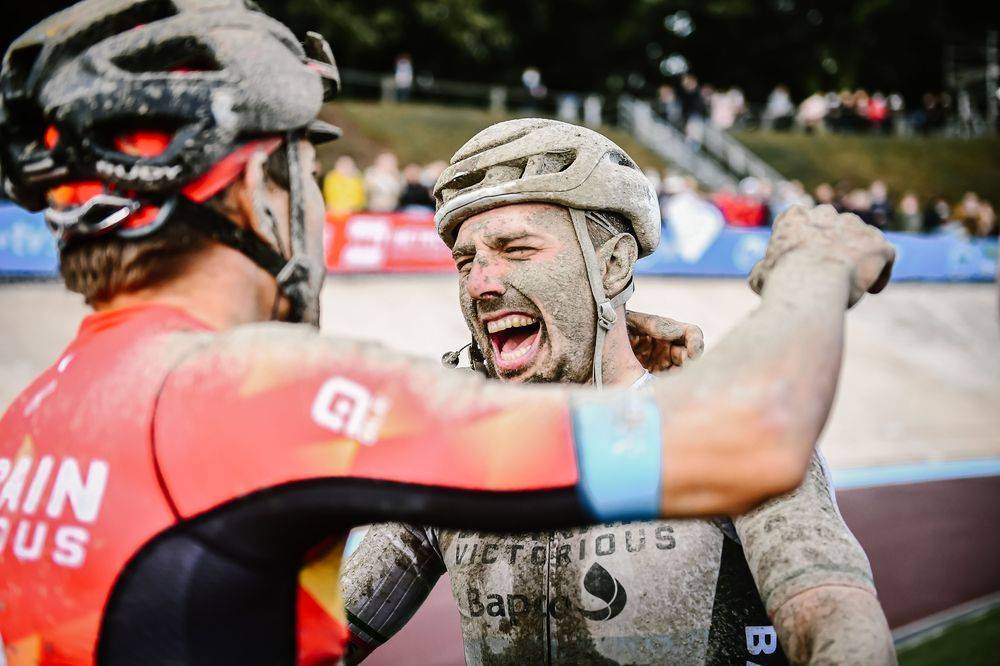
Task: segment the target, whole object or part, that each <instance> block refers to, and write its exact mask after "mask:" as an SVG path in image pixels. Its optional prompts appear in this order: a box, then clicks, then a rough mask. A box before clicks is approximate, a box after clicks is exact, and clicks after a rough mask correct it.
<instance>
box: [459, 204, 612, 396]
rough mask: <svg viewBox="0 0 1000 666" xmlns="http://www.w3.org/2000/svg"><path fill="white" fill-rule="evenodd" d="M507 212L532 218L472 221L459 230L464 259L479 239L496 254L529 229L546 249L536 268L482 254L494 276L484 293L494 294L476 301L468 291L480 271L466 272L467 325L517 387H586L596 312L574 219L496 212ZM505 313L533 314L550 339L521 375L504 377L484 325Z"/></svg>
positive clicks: (538, 212)
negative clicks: (472, 276)
mask: <svg viewBox="0 0 1000 666" xmlns="http://www.w3.org/2000/svg"><path fill="white" fill-rule="evenodd" d="M507 209H514V212H513V213H512V215H513V214H515V213H516V214H523V215H524V217H523V218H521V219H518V220H516V221H515V220H513V219H502V220H498V219H496V218H491V219H489V220H480V219H476V218H473V219H470V220H468V221H467V222H466V223H465V224H463V225H462V227H461V229H460V230H459V235H458V241H457V243H456V252H459V251H460V250H462V249H463V248H468V247H469V245H470V240H469V239H471V238H475V237H479V238H481V242H482V243H485V244H487V245H489V246H491V247H493V248H496V247H499V246H500V244H501V243H502V241H503V237H504V236H509V235H513V234H516V233H517V232H518V231H524V230H532V231H533V232H535V233H536V234H537V235H538V236H539V237H540V239H541V240H540V242H539V243H538V247H540V248H542V249H540V250H539V252H538V255H539V256H537V257H534V258H533V259H532V260H529V261H504V260H502V259H500V258H498V257H496V256H489V255H488V254H487V253H484V252H482V251H480V252H476V254H475V258H474V259H473V260H472V261H473V262H474V263H475V264H476V269H477V271H481V272H483V273H484V274H486V275H487V276H488V278H487V279H488V280H489V282H488V285H486V286H485V287H484V289H486V290H488V292H489V294H488V296H487V297H486V298H482V299H479V300H474V299H473V298H472V297H471V296H470V295H469V290H468V288H467V287H468V282H469V279H470V272H471V271H472V266H468V267H467V269H465V270H463V269H460V273H459V301H460V303H461V307H462V314H463V315H464V316H465V321H466V324H467V325H468V326H469V330H471V331H472V334H473V337H474V338H475V340H476V343H477V344H478V345H479V348H480V349H481V350H483V354H484V356H485V357H486V362H487V365H488V367H489V369H490V371H491V374H493V375H494V376H500V377H502V378H503V379H506V380H510V381H515V382H517V381H530V382H569V383H578V384H579V383H585V382H586V381H587V380H588V378H589V377H590V368H591V359H592V358H593V348H594V337H595V332H594V326H595V323H594V322H595V306H594V300H593V296H592V295H591V293H590V288H589V286H588V283H587V273H586V269H585V267H584V263H583V255H582V254H581V253H580V249H579V244H578V242H577V240H576V234H575V232H574V231H573V227H572V224H571V223H570V220H569V214H568V212H567V211H566V210H565V209H561V208H558V207H556V206H547V205H532V206H508V207H505V208H504V209H498V210H497V211H491V212H500V211H504V210H507ZM517 209H523V210H517ZM498 227H499V228H498ZM472 251H473V252H475V248H473V249H472ZM515 266H516V270H515V269H514V268H513V267H515ZM503 310H518V311H523V312H527V313H529V314H532V315H534V316H537V317H539V318H540V319H541V321H542V336H543V339H542V341H541V349H540V350H539V352H538V357H537V359H536V360H535V362H534V363H533V364H532V366H531V367H530V368H528V369H526V370H525V371H523V372H521V373H519V374H517V375H514V376H509V375H505V374H503V373H501V372H499V371H498V369H497V367H496V363H495V360H494V359H493V349H492V346H491V344H490V341H489V339H488V338H487V335H486V332H485V330H484V327H483V323H482V319H481V317H483V316H488V315H490V314H491V313H496V312H500V311H503Z"/></svg>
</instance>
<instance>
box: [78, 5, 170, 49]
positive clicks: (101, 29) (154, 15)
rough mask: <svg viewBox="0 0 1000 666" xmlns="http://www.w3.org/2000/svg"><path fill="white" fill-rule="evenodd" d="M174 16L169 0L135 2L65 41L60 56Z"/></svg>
mask: <svg viewBox="0 0 1000 666" xmlns="http://www.w3.org/2000/svg"><path fill="white" fill-rule="evenodd" d="M176 15H177V8H176V7H175V6H174V3H173V2H171V1H170V0H142V1H140V2H135V3H133V4H131V5H129V6H128V7H127V8H126V9H123V10H122V11H120V12H118V13H117V14H110V15H108V16H105V17H103V18H102V19H101V20H100V21H97V22H95V23H93V24H91V25H89V26H87V27H86V28H84V29H83V30H81V31H80V32H78V33H76V34H75V35H73V36H72V37H70V38H69V39H67V40H66V41H65V42H64V43H63V44H62V46H61V47H60V51H63V53H61V56H62V57H67V56H72V55H75V54H77V53H80V52H81V51H84V50H85V49H88V48H90V47H91V46H93V45H95V44H97V43H98V42H102V41H104V40H105V39H109V38H111V37H114V36H115V35H120V34H121V33H123V32H127V31H129V30H132V29H133V28H137V27H139V26H141V25H146V24H148V23H153V22H154V21H161V20H163V19H167V18H170V17H171V16H176Z"/></svg>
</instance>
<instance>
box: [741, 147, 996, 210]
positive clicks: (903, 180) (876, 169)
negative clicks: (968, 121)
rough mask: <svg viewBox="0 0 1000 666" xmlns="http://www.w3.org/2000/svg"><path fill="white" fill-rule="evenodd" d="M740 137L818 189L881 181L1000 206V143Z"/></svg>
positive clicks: (929, 194)
mask: <svg viewBox="0 0 1000 666" xmlns="http://www.w3.org/2000/svg"><path fill="white" fill-rule="evenodd" d="M736 136H737V138H739V139H740V140H741V141H743V142H744V143H745V144H746V145H747V147H749V148H750V149H751V150H752V151H754V152H755V153H757V154H758V155H760V156H761V157H762V158H763V159H764V160H766V161H768V162H770V163H771V165H772V166H774V168H776V169H777V170H778V171H780V172H781V173H782V174H784V175H785V176H786V177H788V178H797V179H798V180H801V181H802V182H803V183H805V185H806V186H807V187H809V188H810V189H812V188H813V187H815V186H816V185H818V184H819V183H821V182H829V183H835V182H837V181H840V180H846V181H849V182H850V183H851V184H852V185H855V186H867V185H868V184H869V183H870V182H871V181H873V180H875V179H877V178H881V179H883V180H885V181H886V182H887V183H888V185H889V188H890V189H891V190H892V191H893V192H894V193H896V194H897V195H898V194H900V193H902V192H905V191H907V190H913V191H915V192H916V193H917V194H918V195H920V197H921V198H922V199H927V198H929V197H932V196H937V195H939V194H943V195H944V196H946V197H948V198H949V199H951V200H956V199H958V198H959V197H961V196H962V193H963V192H965V191H967V190H973V191H975V192H978V193H979V194H980V195H982V196H985V197H986V198H988V199H990V200H992V201H994V202H1000V139H996V138H994V139H971V140H966V139H951V138H945V137H908V138H897V137H883V136H833V135H826V136H807V135H805V134H799V133H778V132H763V131H759V132H741V133H738V134H737V135H736Z"/></svg>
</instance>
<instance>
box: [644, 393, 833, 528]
mask: <svg viewBox="0 0 1000 666" xmlns="http://www.w3.org/2000/svg"><path fill="white" fill-rule="evenodd" d="M787 411H788V410H781V409H772V408H764V409H761V408H759V407H758V408H755V409H752V408H748V407H745V408H742V409H740V410H720V409H718V408H716V409H703V410H699V411H698V412H697V413H696V412H695V411H694V410H692V412H689V413H688V414H687V417H688V418H687V419H685V420H684V421H683V422H680V421H675V422H673V423H672V424H671V425H672V426H673V427H672V428H671V429H670V430H668V431H667V432H665V433H664V441H665V442H669V443H672V445H673V453H674V455H673V456H671V457H668V458H666V459H665V460H664V466H663V491H664V500H663V505H662V508H663V513H664V515H668V516H704V515H738V514H742V513H746V512H747V511H749V510H750V509H753V508H754V507H756V506H758V505H760V504H762V503H763V502H765V501H767V500H769V499H771V498H773V497H777V496H778V495H783V494H785V493H788V492H791V491H792V490H794V489H795V488H797V487H798V486H799V485H800V484H801V483H802V479H803V478H804V477H805V474H806V470H807V469H808V466H809V460H810V457H811V456H812V451H813V445H814V444H815V437H812V438H809V437H803V436H802V435H800V434H797V432H800V431H799V430H798V429H797V428H796V427H795V425H794V423H795V421H794V419H793V418H792V417H791V416H790V415H789V414H788V413H787Z"/></svg>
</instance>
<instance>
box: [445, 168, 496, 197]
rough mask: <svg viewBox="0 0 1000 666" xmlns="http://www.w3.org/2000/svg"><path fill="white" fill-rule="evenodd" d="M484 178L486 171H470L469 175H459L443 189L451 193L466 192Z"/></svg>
mask: <svg viewBox="0 0 1000 666" xmlns="http://www.w3.org/2000/svg"><path fill="white" fill-rule="evenodd" d="M485 177H486V171H484V170H479V171H470V172H469V173H460V174H458V175H457V176H455V177H454V178H452V180H451V182H449V183H448V184H447V185H445V187H447V188H448V189H449V190H453V191H456V192H458V191H461V190H467V189H469V188H470V187H474V186H476V185H478V184H479V183H481V182H482V181H483V178H485Z"/></svg>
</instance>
